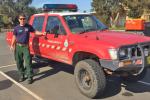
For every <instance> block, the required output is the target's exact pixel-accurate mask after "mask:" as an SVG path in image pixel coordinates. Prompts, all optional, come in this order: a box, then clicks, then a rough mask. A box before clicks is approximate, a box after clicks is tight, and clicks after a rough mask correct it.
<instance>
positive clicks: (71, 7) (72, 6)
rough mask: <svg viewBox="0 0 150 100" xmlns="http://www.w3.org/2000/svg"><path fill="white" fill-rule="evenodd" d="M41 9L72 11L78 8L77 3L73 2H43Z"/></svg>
mask: <svg viewBox="0 0 150 100" xmlns="http://www.w3.org/2000/svg"><path fill="white" fill-rule="evenodd" d="M43 10H44V11H46V12H48V11H73V12H76V11H77V10H78V7H77V5H75V4H44V5H43Z"/></svg>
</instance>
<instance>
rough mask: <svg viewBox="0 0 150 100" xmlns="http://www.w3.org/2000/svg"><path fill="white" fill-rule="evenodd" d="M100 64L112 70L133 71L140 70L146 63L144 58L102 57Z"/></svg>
mask: <svg viewBox="0 0 150 100" xmlns="http://www.w3.org/2000/svg"><path fill="white" fill-rule="evenodd" d="M100 64H101V66H102V67H103V68H106V69H109V70H112V71H127V72H133V71H138V70H140V69H141V68H142V67H143V66H144V65H143V64H144V61H143V60H142V59H137V60H135V61H133V60H124V61H119V60H102V59H100Z"/></svg>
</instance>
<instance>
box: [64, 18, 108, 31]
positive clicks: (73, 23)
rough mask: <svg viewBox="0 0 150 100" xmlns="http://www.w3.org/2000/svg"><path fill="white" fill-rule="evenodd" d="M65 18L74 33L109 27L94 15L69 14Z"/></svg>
mask: <svg viewBox="0 0 150 100" xmlns="http://www.w3.org/2000/svg"><path fill="white" fill-rule="evenodd" d="M64 19H65V21H66V23H67V25H68V26H69V28H70V30H71V32H72V33H74V34H76V33H77V34H78V33H85V32H89V31H97V30H106V29H108V28H107V26H105V25H104V24H103V23H102V22H100V21H99V20H98V19H97V18H96V17H95V16H92V15H67V16H64Z"/></svg>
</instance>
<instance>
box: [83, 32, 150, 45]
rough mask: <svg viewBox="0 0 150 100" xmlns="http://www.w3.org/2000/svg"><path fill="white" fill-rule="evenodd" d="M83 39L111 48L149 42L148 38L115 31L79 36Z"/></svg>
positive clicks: (149, 38)
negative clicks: (101, 43) (95, 41)
mask: <svg viewBox="0 0 150 100" xmlns="http://www.w3.org/2000/svg"><path fill="white" fill-rule="evenodd" d="M81 35H82V36H83V37H85V38H87V39H91V40H97V41H103V43H104V42H105V43H109V44H112V45H113V46H116V47H120V46H123V45H131V44H136V43H141V42H150V37H146V36H142V35H137V34H132V33H127V32H115V31H109V30H106V31H93V32H88V33H83V34H81Z"/></svg>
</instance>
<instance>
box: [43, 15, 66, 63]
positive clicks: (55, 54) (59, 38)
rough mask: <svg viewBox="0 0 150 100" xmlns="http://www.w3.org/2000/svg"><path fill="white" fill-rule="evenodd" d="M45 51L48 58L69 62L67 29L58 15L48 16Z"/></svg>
mask: <svg viewBox="0 0 150 100" xmlns="http://www.w3.org/2000/svg"><path fill="white" fill-rule="evenodd" d="M46 32H47V35H46V39H45V41H46V42H45V43H46V44H45V45H44V44H43V47H44V46H45V47H44V48H45V49H43V50H44V53H45V55H46V56H47V57H48V58H52V59H54V60H57V61H61V62H68V40H67V34H66V31H65V29H64V27H63V25H62V23H61V21H60V19H59V17H58V16H48V19H47V24H46Z"/></svg>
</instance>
